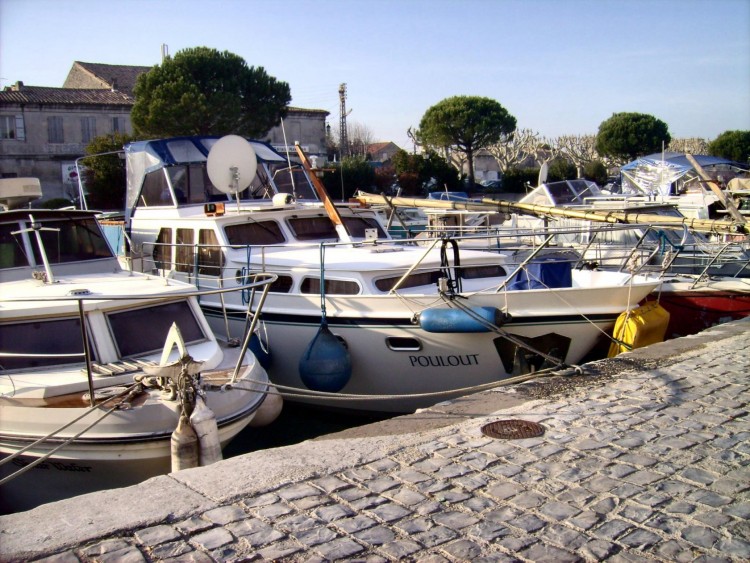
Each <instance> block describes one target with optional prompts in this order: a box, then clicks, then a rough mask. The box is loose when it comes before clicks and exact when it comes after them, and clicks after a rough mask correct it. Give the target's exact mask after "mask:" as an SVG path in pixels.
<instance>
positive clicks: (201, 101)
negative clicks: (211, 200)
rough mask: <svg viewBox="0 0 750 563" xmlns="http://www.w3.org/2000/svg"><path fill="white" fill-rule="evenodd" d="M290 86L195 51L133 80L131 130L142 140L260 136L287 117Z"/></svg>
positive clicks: (225, 57) (233, 60)
mask: <svg viewBox="0 0 750 563" xmlns="http://www.w3.org/2000/svg"><path fill="white" fill-rule="evenodd" d="M290 101H291V94H290V91H289V85H288V84H287V83H286V82H279V81H277V80H276V79H275V78H274V77H272V76H269V75H268V74H266V71H265V70H264V69H263V68H262V67H248V66H247V63H246V62H245V61H244V60H243V59H242V58H241V57H239V56H237V55H235V54H233V53H230V52H228V51H224V52H219V51H217V50H215V49H209V48H208V47H194V48H191V49H185V50H183V51H179V52H178V53H177V54H176V55H175V56H174V58H172V57H168V58H166V59H165V60H164V62H163V63H162V64H161V65H156V66H155V67H154V68H152V69H151V70H150V71H149V72H146V73H144V74H142V75H141V76H139V77H138V80H137V82H136V85H135V104H134V105H133V109H132V111H131V113H130V118H131V121H132V123H133V127H134V129H135V131H136V133H137V134H139V135H143V136H175V135H227V134H230V133H233V134H237V135H242V136H245V137H260V136H262V135H265V134H266V133H267V132H268V131H269V130H270V129H271V128H273V127H274V126H275V125H277V124H278V123H279V120H280V118H282V117H284V116H285V115H286V107H287V104H288V103H289V102H290Z"/></svg>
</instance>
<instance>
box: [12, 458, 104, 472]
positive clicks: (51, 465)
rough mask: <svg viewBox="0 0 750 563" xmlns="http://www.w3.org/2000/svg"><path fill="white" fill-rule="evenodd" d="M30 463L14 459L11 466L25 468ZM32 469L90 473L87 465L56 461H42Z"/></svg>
mask: <svg viewBox="0 0 750 563" xmlns="http://www.w3.org/2000/svg"><path fill="white" fill-rule="evenodd" d="M30 463H31V462H30V461H26V460H23V459H14V460H13V465H15V466H17V467H26V466H27V465H29V464H30ZM34 469H57V470H58V471H81V472H84V473H91V466H89V465H76V464H75V463H60V462H57V461H49V462H47V461H43V462H42V463H40V464H38V465H35V466H34Z"/></svg>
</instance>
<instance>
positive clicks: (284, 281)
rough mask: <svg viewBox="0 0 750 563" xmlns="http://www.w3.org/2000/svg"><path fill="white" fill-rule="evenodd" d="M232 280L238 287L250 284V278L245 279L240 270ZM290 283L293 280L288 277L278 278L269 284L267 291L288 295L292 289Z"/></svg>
mask: <svg viewBox="0 0 750 563" xmlns="http://www.w3.org/2000/svg"><path fill="white" fill-rule="evenodd" d="M234 279H235V280H236V281H237V284H238V285H246V284H248V283H250V282H251V279H250V278H247V279H245V277H244V273H243V271H242V270H237V273H236V274H235V276H234ZM292 281H293V280H292V278H291V277H290V276H278V277H277V278H276V281H274V282H273V283H272V284H271V287H269V288H268V291H270V292H274V293H289V291H291V289H292Z"/></svg>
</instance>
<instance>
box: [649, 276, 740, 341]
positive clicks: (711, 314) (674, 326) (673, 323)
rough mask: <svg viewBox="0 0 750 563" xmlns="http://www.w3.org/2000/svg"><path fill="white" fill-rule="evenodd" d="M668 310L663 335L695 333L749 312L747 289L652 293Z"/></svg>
mask: <svg viewBox="0 0 750 563" xmlns="http://www.w3.org/2000/svg"><path fill="white" fill-rule="evenodd" d="M647 299H648V300H650V301H657V300H658V302H659V304H660V305H661V306H662V307H664V308H665V309H666V310H667V311H668V312H669V324H668V325H667V334H666V336H667V338H677V337H679V336H688V335H691V334H697V333H699V332H701V331H704V330H706V329H707V328H710V327H712V326H715V325H718V324H722V323H726V322H729V321H735V320H738V319H743V318H745V317H747V316H748V315H750V292H747V291H737V290H732V289H711V288H705V289H703V288H698V289H684V290H674V291H664V292H661V293H656V292H655V293H652V294H650V295H649V296H648V297H647Z"/></svg>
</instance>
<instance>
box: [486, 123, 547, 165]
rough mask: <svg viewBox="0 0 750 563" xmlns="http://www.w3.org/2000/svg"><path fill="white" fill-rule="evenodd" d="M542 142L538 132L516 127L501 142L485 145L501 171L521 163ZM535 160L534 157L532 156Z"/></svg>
mask: <svg viewBox="0 0 750 563" xmlns="http://www.w3.org/2000/svg"><path fill="white" fill-rule="evenodd" d="M542 143H543V141H542V139H541V138H540V137H539V133H536V132H535V131H532V130H531V129H516V130H515V131H514V132H513V133H511V134H510V135H507V136H506V138H505V139H503V140H502V141H501V142H497V143H493V144H491V145H489V146H488V147H487V152H489V153H490V154H491V155H492V156H493V157H495V160H496V161H497V164H498V166H499V167H500V170H501V171H502V172H505V171H506V170H510V169H511V168H513V167H514V166H517V165H519V164H521V163H522V162H523V161H524V160H526V158H527V157H528V156H531V155H535V154H536V153H537V152H538V151H537V149H538V147H539V146H540V145H541V144H542ZM534 160H536V158H534Z"/></svg>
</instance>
